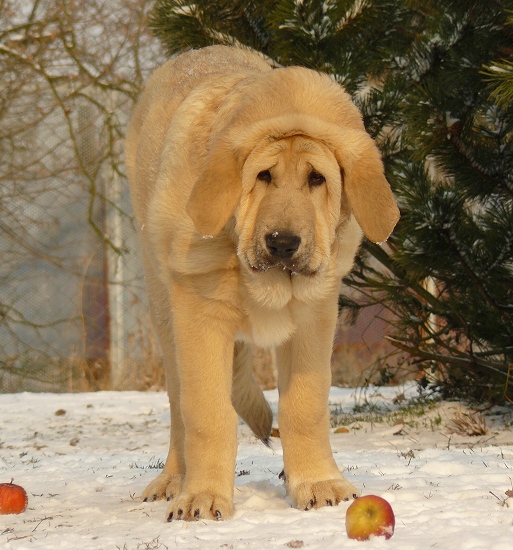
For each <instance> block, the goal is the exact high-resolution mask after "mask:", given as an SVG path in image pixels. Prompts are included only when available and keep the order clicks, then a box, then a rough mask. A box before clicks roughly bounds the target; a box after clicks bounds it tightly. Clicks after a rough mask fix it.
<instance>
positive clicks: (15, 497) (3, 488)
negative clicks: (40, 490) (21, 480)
mask: <svg viewBox="0 0 513 550" xmlns="http://www.w3.org/2000/svg"><path fill="white" fill-rule="evenodd" d="M27 503H28V497H27V493H26V491H25V489H24V488H23V487H20V485H16V484H14V483H13V482H12V480H11V482H10V483H0V514H21V513H22V512H24V511H25V509H26V508H27Z"/></svg>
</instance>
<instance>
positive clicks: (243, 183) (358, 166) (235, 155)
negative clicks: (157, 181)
mask: <svg viewBox="0 0 513 550" xmlns="http://www.w3.org/2000/svg"><path fill="white" fill-rule="evenodd" d="M187 210H188V213H189V215H190V216H191V218H192V220H193V222H194V224H195V226H196V228H197V230H198V231H199V232H200V233H201V234H202V235H211V236H215V235H217V234H218V233H219V232H220V231H221V230H222V229H223V227H224V226H225V225H226V223H227V222H228V220H229V219H230V218H231V217H232V216H234V217H235V227H236V231H237V234H238V254H239V257H240V258H241V259H242V260H243V262H244V263H245V265H246V266H247V267H248V269H250V270H252V271H255V272H263V271H267V270H269V269H270V268H281V269H285V270H288V271H290V272H294V273H298V274H302V275H314V274H315V273H317V272H319V271H322V269H323V268H324V267H325V266H326V265H327V264H328V262H329V257H330V251H331V247H332V244H333V242H334V240H335V235H336V232H337V229H338V228H339V227H342V226H343V225H344V224H345V223H347V221H348V220H349V218H350V216H351V213H352V214H353V215H354V217H355V218H356V220H357V222H358V224H359V225H360V227H361V228H362V230H363V232H364V234H365V235H366V236H367V237H368V238H369V239H370V240H372V241H374V242H381V241H385V240H386V239H387V238H388V237H389V235H390V233H391V232H392V230H393V228H394V226H395V224H396V222H397V220H398V217H399V213H398V209H397V205H396V203H395V200H394V198H393V195H392V193H391V190H390V186H389V184H388V182H387V181H386V179H385V176H384V173H383V165H382V162H381V157H380V154H379V151H378V149H377V147H376V146H375V144H374V142H373V140H372V139H371V138H370V136H369V135H368V134H367V133H366V132H365V129H364V127H363V123H362V121H361V115H360V113H359V112H358V110H357V108H356V107H355V106H354V105H353V104H352V103H351V101H350V99H349V96H348V95H347V94H346V93H345V92H344V91H343V90H342V89H341V88H340V87H339V86H338V85H337V84H336V83H334V82H333V81H332V80H331V79H329V77H327V76H325V75H319V74H318V73H315V72H313V71H309V70H307V69H301V68H297V67H295V68H288V69H279V70H276V71H273V72H272V73H268V74H266V75H265V78H264V76H262V78H260V79H259V80H257V81H256V82H254V83H253V85H252V86H251V87H248V89H247V90H246V92H245V94H244V95H243V96H242V100H240V98H239V103H238V104H237V106H236V108H234V109H232V112H231V116H230V117H228V122H227V123H226V124H225V125H224V127H222V128H220V129H219V130H218V131H217V132H216V133H215V134H214V135H213V136H212V141H211V147H210V150H209V152H208V155H207V161H206V165H205V169H204V171H203V173H202V175H201V177H200V178H199V179H198V181H197V183H196V185H195V187H194V189H193V191H192V194H191V197H190V199H189V203H188V205H187Z"/></svg>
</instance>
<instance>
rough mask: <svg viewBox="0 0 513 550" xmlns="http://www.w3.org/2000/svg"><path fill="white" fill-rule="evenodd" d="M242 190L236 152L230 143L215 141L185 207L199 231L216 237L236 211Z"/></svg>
mask: <svg viewBox="0 0 513 550" xmlns="http://www.w3.org/2000/svg"><path fill="white" fill-rule="evenodd" d="M241 192H242V182H241V174H240V169H239V167H238V164H237V158H236V156H235V152H234V151H233V150H232V149H231V147H230V146H229V145H228V144H227V143H218V144H214V146H213V147H212V149H211V150H210V152H209V154H208V156H207V159H206V164H205V168H204V170H203V171H202V173H201V175H200V177H199V178H198V181H197V182H196V184H195V185H194V187H193V189H192V193H191V196H190V197H189V201H188V203H187V207H186V209H187V213H188V214H189V216H190V217H191V218H192V221H193V222H194V225H195V227H196V229H197V230H198V232H199V233H201V234H202V235H204V236H209V237H215V236H216V235H217V234H218V233H219V232H220V231H221V229H223V227H224V226H225V225H226V223H227V221H228V220H229V219H230V216H231V215H232V214H233V211H234V210H235V208H236V206H237V204H238V202H239V199H240V196H241Z"/></svg>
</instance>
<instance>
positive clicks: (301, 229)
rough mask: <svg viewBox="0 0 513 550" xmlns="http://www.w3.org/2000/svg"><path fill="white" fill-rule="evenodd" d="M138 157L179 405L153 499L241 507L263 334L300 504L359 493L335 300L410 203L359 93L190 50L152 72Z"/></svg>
mask: <svg viewBox="0 0 513 550" xmlns="http://www.w3.org/2000/svg"><path fill="white" fill-rule="evenodd" d="M126 161H127V167H128V175H129V179H130V184H131V193H132V200H133V205H134V209H135V216H136V219H137V223H138V225H139V228H140V232H139V233H140V237H141V243H142V251H143V257H144V268H145V275H146V282H147V286H148V292H149V300H150V308H151V314H152V320H153V323H154V325H155V327H156V330H157V332H158V336H159V340H160V344H161V347H162V352H163V354H164V363H165V368H166V376H167V387H168V394H169V401H170V405H171V444H170V449H169V454H168V457H167V461H166V465H165V467H164V470H163V472H162V473H161V474H160V475H159V476H158V477H157V478H156V479H155V480H154V481H153V482H152V483H150V485H149V486H148V488H147V489H146V490H145V492H144V494H143V498H144V499H145V500H154V499H157V498H163V497H167V498H168V499H171V498H172V499H173V500H172V503H171V505H170V508H169V510H168V514H167V518H168V520H169V521H170V520H172V519H187V520H192V519H198V518H207V519H208V518H213V519H220V518H229V517H230V516H231V515H232V513H233V489H234V470H235V460H236V452H237V422H238V420H237V415H239V416H241V417H242V418H243V419H244V420H245V421H246V422H247V423H248V424H249V426H250V427H251V429H252V430H253V431H254V433H255V434H256V435H257V436H258V437H259V438H260V439H262V440H263V441H264V442H268V438H269V436H270V430H271V422H272V413H271V411H270V409H269V406H268V404H267V403H266V401H265V399H264V397H263V394H262V391H261V390H260V388H259V387H258V385H257V383H256V382H255V380H254V379H253V377H252V374H251V358H252V351H251V348H252V346H254V345H255V346H264V347H276V352H277V359H278V373H279V382H278V383H279V393H280V403H279V418H278V420H279V426H280V433H281V442H282V445H283V459H284V471H285V474H286V485H287V490H288V494H289V495H290V498H291V499H292V501H293V503H294V505H295V506H297V507H298V508H301V509H309V508H312V507H313V508H317V507H320V506H325V505H336V504H338V503H339V502H340V501H341V500H348V499H349V498H353V497H355V496H356V495H357V494H358V491H357V490H356V489H355V488H354V487H353V486H352V485H351V484H350V483H348V482H347V481H346V480H345V479H344V477H343V476H342V474H341V473H340V471H339V469H338V468H337V465H336V463H335V460H334V458H333V455H332V452H331V448H330V444H329V411H328V406H327V405H328V403H327V402H328V391H329V388H330V382H331V376H330V356H331V350H332V341H333V335H334V330H335V322H336V319H337V297H338V293H339V287H340V280H341V277H342V276H344V275H345V274H346V273H347V272H348V271H349V270H350V269H351V266H352V263H353V258H354V255H355V253H356V250H357V248H358V246H359V243H360V240H361V229H363V232H364V233H365V235H366V236H367V237H368V238H369V239H371V240H373V241H376V242H377V241H384V240H386V239H387V237H388V236H389V234H390V232H391V231H392V230H393V228H394V226H395V224H396V222H397V219H398V216H399V214H398V210H397V206H396V203H395V201H394V198H393V196H392V194H391V191H390V188H389V185H388V183H387V181H386V180H385V178H384V175H383V167H382V163H381V160H380V155H379V153H378V150H377V149H376V146H375V145H374V143H373V141H372V139H371V138H370V137H369V136H368V134H367V133H366V132H365V130H364V126H363V123H362V119H361V116H360V114H359V112H358V110H357V108H356V107H355V106H354V105H353V104H352V103H351V101H350V99H349V96H348V95H347V94H346V93H345V92H344V91H343V90H342V89H341V88H340V86H338V85H337V84H336V83H335V82H334V81H333V80H332V79H331V78H330V77H328V76H326V75H322V74H319V73H316V72H314V71H311V70H308V69H304V68H300V67H289V68H282V69H275V70H273V69H272V68H271V67H270V66H269V64H268V63H267V62H266V61H264V60H263V58H262V57H260V56H258V55H257V54H255V53H252V52H250V51H249V50H242V49H237V48H230V47H224V46H213V47H210V48H205V49H202V50H196V51H189V52H187V53H185V54H183V55H180V56H178V57H176V58H174V59H172V60H170V61H168V62H167V63H166V64H164V65H163V66H162V67H161V68H159V69H158V70H157V71H156V72H155V73H154V74H153V76H152V77H151V79H150V80H149V82H148V85H147V87H146V89H145V91H144V93H143V94H142V96H141V98H140V101H139V103H138V104H137V106H136V108H135V112H134V114H133V117H132V120H131V124H130V128H129V131H128V135H127V140H126ZM360 228H361V229H360Z"/></svg>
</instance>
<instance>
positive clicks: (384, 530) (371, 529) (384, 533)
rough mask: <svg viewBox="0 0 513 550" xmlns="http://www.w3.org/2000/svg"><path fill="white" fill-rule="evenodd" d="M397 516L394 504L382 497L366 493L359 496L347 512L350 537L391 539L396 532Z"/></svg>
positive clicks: (347, 526) (347, 528)
mask: <svg viewBox="0 0 513 550" xmlns="http://www.w3.org/2000/svg"><path fill="white" fill-rule="evenodd" d="M394 528H395V516H394V511H393V510H392V506H390V504H389V503H388V502H387V501H386V500H385V499H384V498H381V497H378V496H375V495H366V496H363V497H359V498H357V499H356V500H355V501H354V502H353V503H352V504H351V506H349V508H348V509H347V512H346V531H347V536H348V537H349V538H350V539H356V540H369V539H370V538H371V537H373V536H374V537H385V538H386V539H389V538H390V537H391V536H392V535H393V534H394Z"/></svg>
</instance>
